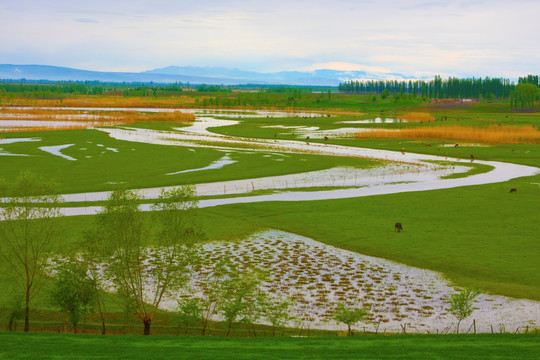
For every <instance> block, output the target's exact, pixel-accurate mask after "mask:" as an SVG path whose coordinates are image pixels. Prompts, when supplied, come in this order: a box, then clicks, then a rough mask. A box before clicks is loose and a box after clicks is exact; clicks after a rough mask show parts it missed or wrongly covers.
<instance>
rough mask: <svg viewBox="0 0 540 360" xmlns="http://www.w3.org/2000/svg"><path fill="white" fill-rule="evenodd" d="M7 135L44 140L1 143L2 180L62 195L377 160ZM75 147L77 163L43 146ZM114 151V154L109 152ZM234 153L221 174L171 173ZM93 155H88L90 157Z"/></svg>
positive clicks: (89, 134) (62, 134) (91, 135)
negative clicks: (21, 179) (27, 179)
mask: <svg viewBox="0 0 540 360" xmlns="http://www.w3.org/2000/svg"><path fill="white" fill-rule="evenodd" d="M2 137H5V138H14V137H25V138H39V139H41V141H33V142H17V143H13V144H2V146H1V147H2V148H3V149H4V150H5V151H8V152H10V153H13V154H26V155H30V156H1V157H0V166H1V168H2V174H1V177H2V178H4V179H5V180H6V181H8V182H9V181H13V180H14V179H15V178H16V177H17V176H18V175H19V173H20V171H21V170H30V171H32V172H34V173H36V174H37V175H40V176H42V177H44V178H47V179H52V180H54V181H56V182H57V183H58V185H59V189H58V190H59V192H61V193H75V192H91V191H103V190H111V189H114V188H115V187H116V186H117V185H118V184H123V186H126V187H128V188H148V187H157V186H169V185H181V184H196V183H203V182H214V181H227V180H237V179H243V178H247V179H249V178H257V177H265V176H276V175H285V174H290V173H301V172H306V171H315V170H324V169H329V168H332V167H336V166H351V167H358V168H367V167H372V166H376V165H377V164H378V162H377V161H372V160H366V159H361V158H351V157H336V156H317V155H310V154H284V156H278V155H276V154H275V153H271V152H264V151H262V152H253V151H232V150H231V151H228V150H222V151H219V150H214V149H209V148H187V147H181V146H166V145H153V144H144V143H137V142H128V141H121V140H116V139H113V138H111V137H109V136H108V134H106V133H104V132H101V131H98V130H63V131H45V132H37V133H30V132H29V133H23V134H21V133H18V134H14V133H8V134H3V135H2ZM64 144H74V145H73V146H71V147H69V148H66V149H64V150H62V153H63V154H65V155H68V156H71V157H73V158H75V159H77V161H70V160H67V159H64V158H61V157H59V156H55V155H52V154H49V153H46V152H44V151H42V150H40V149H39V147H41V146H51V145H64ZM110 149H115V150H110ZM226 153H229V154H230V155H229V156H230V158H231V159H232V160H235V161H237V162H236V163H234V164H231V165H227V166H225V167H224V168H222V169H219V170H206V171H194V172H188V173H182V174H176V175H166V174H167V173H172V172H177V171H181V170H187V169H199V168H203V167H205V166H207V165H209V164H210V163H212V162H213V161H216V160H219V159H220V158H222V157H223V156H224V155H225V154H226ZM87 156H88V157H87Z"/></svg>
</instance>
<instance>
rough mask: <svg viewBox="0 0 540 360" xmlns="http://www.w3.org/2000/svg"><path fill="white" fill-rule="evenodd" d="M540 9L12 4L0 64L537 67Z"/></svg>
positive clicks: (1, 20)
mask: <svg viewBox="0 0 540 360" xmlns="http://www.w3.org/2000/svg"><path fill="white" fill-rule="evenodd" d="M538 13H540V3H539V2H538V1H527V0H521V1H514V2H506V1H499V0H493V1H489V2H484V3H482V2H478V1H477V2H469V1H467V2H465V1H462V0H460V1H458V0H434V1H429V2H427V1H424V0H403V1H386V2H380V1H353V0H336V1H334V2H330V3H322V2H313V1H307V0H301V1H298V0H297V1H293V0H289V1H285V0H275V1H272V2H267V1H262V0H252V1H249V2H247V1H240V0H235V1H231V0H220V1H217V0H207V1H187V0H176V1H172V0H170V1H166V0H156V1H143V0H129V1H128V0H116V1H110V0H108V1H105V0H95V1H87V2H80V1H68V0H55V1H53V0H40V1H38V0H34V1H30V0H18V1H16V2H3V3H2V4H0V43H1V44H2V52H0V63H35V64H38V63H47V64H53V65H61V66H72V67H75V66H77V65H81V66H82V65H84V66H85V67H87V68H89V69H91V70H118V69H141V70H142V69H149V68H155V67H163V66H168V65H195V66H197V65H204V66H228V67H242V68H246V69H250V70H262V71H277V70H293V69H303V68H308V69H316V68H321V67H326V68H328V67H330V68H335V69H339V70H364V71H377V72H399V73H403V74H406V75H412V74H418V73H440V74H443V73H448V74H455V75H469V74H475V73H479V72H482V73H483V74H482V75H501V76H505V74H510V73H520V72H522V73H527V72H534V71H536V72H537V68H538V67H537V64H538V63H539V59H540V48H538V47H536V46H534V44H536V34H538V31H539V30H540V26H539V25H538V21H537V14H538ZM506 76H508V75H506Z"/></svg>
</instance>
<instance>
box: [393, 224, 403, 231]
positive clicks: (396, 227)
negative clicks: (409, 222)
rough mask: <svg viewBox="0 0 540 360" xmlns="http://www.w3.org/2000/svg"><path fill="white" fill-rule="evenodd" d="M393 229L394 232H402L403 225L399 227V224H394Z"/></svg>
mask: <svg viewBox="0 0 540 360" xmlns="http://www.w3.org/2000/svg"><path fill="white" fill-rule="evenodd" d="M394 228H395V229H394V231H397V232H401V230H403V225H401V223H396V225H394Z"/></svg>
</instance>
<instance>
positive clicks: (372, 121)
mask: <svg viewBox="0 0 540 360" xmlns="http://www.w3.org/2000/svg"><path fill="white" fill-rule="evenodd" d="M406 122H407V120H403V119H392V118H386V119H382V118H380V117H378V118H375V119H365V120H349V121H339V122H337V123H336V124H399V123H406Z"/></svg>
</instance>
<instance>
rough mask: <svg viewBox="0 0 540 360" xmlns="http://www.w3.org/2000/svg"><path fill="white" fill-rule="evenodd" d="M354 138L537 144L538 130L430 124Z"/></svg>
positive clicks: (362, 134)
mask: <svg viewBox="0 0 540 360" xmlns="http://www.w3.org/2000/svg"><path fill="white" fill-rule="evenodd" d="M355 136H356V138H386V139H452V140H471V141H479V142H485V143H495V144H538V143H540V131H538V129H537V128H536V127H535V126H503V125H501V126H494V125H490V126H487V127H472V126H457V125H453V126H432V127H422V128H406V129H399V130H384V129H380V130H374V131H369V132H368V131H365V132H359V133H356V134H355Z"/></svg>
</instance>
